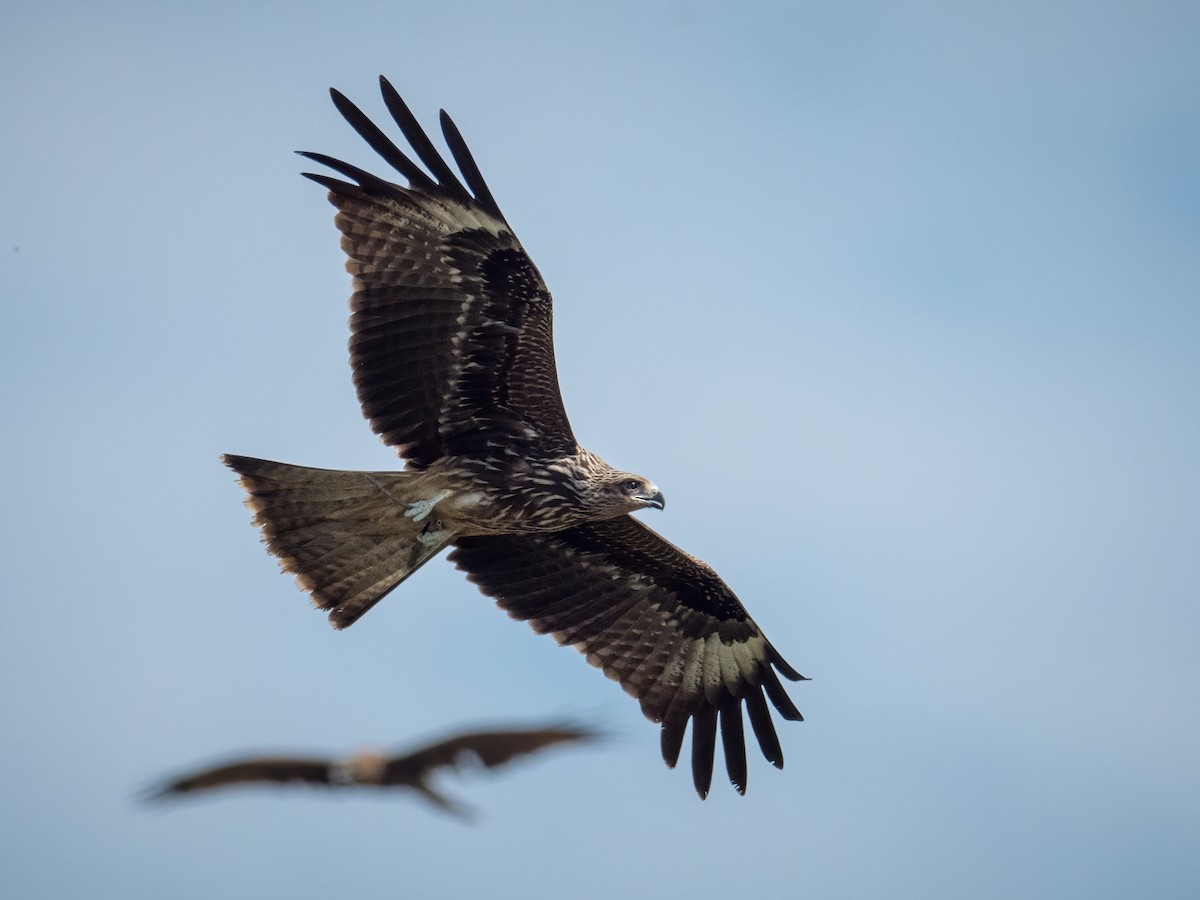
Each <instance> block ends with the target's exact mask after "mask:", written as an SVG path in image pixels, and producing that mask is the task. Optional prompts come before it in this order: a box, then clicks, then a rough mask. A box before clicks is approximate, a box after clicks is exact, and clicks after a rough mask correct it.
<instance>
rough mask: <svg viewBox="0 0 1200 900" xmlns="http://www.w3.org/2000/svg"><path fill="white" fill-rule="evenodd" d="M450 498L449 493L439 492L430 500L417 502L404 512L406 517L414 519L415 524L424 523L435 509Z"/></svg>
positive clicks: (409, 505)
mask: <svg viewBox="0 0 1200 900" xmlns="http://www.w3.org/2000/svg"><path fill="white" fill-rule="evenodd" d="M449 496H450V492H449V491H438V492H437V493H436V494H434V495H433V496H432V497H430V498H429V499H428V500H416V501H414V502H413V503H410V504H408V509H406V510H405V511H404V515H405V516H407V517H408V518H410V519H412V520H413V521H414V522H420V521H422V520H423V519H424V518H425V517H426V516H428V515H429V514H430V513H431V512H433V508H434V507H435V506H437V505H438V504H439V503H441V502H442V501H443V500H445V499H446V498H447V497H449Z"/></svg>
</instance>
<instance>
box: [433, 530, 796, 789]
mask: <svg viewBox="0 0 1200 900" xmlns="http://www.w3.org/2000/svg"><path fill="white" fill-rule="evenodd" d="M450 559H451V561H453V562H454V563H455V564H456V565H457V566H458V567H459V568H460V569H462V570H464V571H465V572H466V573H467V575H468V577H469V578H470V579H471V581H473V582H474V583H476V584H477V585H479V587H480V588H481V589H482V590H483V591H484V592H485V593H487V594H490V595H491V596H493V597H495V598H496V601H497V602H498V603H499V605H500V606H501V608H503V609H505V610H507V611H508V613H509V614H510V615H511V616H512V617H513V618H516V619H522V620H526V621H528V622H529V623H530V625H532V626H533V628H534V630H535V631H537V632H539V633H542V634H547V633H549V634H551V635H553V636H554V638H555V639H556V640H557V641H558V642H559V643H560V644H570V645H572V646H574V647H576V648H577V649H578V650H580V651H581V652H583V653H585V654H586V655H587V659H588V662H590V663H591V664H592V665H595V666H599V667H600V668H601V669H603V670H604V672H605V674H606V675H608V676H609V677H610V678H613V679H616V680H617V681H619V682H620V684H621V686H622V687H624V688H625V690H626V691H627V692H628V693H629V694H631V695H632V696H634V697H636V698H637V699H638V700H639V701H641V705H642V711H643V712H644V713H645V714H646V716H647V717H648V718H649V719H651V720H652V721H655V722H661V723H662V753H663V759H664V760H666V762H667V765H669V766H672V767H673V766H674V765H675V763H676V762H677V761H678V759H679V753H680V750H681V748H682V745H683V738H684V732H685V730H686V728H687V724H688V721H689V720H691V722H692V777H693V781H694V782H695V785H696V790H697V791H698V792H699V794H700V796H701V797H704V796H706V795H707V794H708V790H709V787H710V785H711V783H712V771H713V761H714V756H715V753H716V738H717V732H718V730H719V731H720V733H721V738H722V745H723V747H724V751H725V765H726V771H727V772H728V775H729V780H730V781H731V782H732V783H733V785H734V786H735V787H736V788H737V790H738V792H739V793H745V790H746V747H745V741H744V737H743V728H742V704H743V703H744V704H745V707H746V712H747V714H748V715H749V716H750V725H751V727H752V728H753V730H754V734H755V736H756V737H757V739H758V745H759V747H760V749H761V750H762V753H763V755H764V756H765V757H766V758H767V760H769V761H770V762H771V763H772V764H773V765H775V766H776V767H778V768H782V767H783V751H782V750H781V749H780V746H779V738H778V737H777V735H776V733H775V726H774V723H773V722H772V721H771V715H770V713H769V711H768V707H767V699H768V698H769V699H770V701H771V703H772V704H773V705H774V706H775V708H776V710H778V712H779V714H780V715H781V716H782V717H783V718H785V719H791V720H795V721H801V720H802V719H803V716H801V715H800V711H799V710H798V709H796V707H795V705H794V704H793V703H792V701H791V699H790V698H789V697H788V696H787V694H786V693H785V692H784V689H783V686H782V684H780V681H779V678H778V676H777V675H776V670H778V672H779V674H781V675H783V676H784V677H785V678H788V679H791V680H792V681H799V680H803V679H804V676H802V675H800V674H799V673H798V672H796V671H795V670H794V669H793V668H792V667H791V666H789V665H788V664H787V663H786V662H785V661H784V659H783V658H782V657H781V656H780V655H779V653H778V651H776V650H775V648H774V647H773V646H771V644H770V642H768V641H767V640H766V638H765V637H763V635H762V632H760V631H759V629H758V626H757V625H756V624H755V623H754V621H753V620H752V619H751V618H750V616H749V615H748V614H747V612H746V610H745V608H744V607H743V606H742V604H741V603H740V602H738V599H737V597H736V596H734V594H733V592H732V591H731V590H730V589H729V588H728V587H727V586H726V584H725V583H724V582H723V581H722V580H721V579H720V578H719V577H718V576H717V574H716V573H715V572H714V571H713V570H712V569H711V568H709V567H708V566H707V565H705V564H704V563H702V562H700V561H699V560H697V559H694V558H693V557H691V556H688V555H687V554H686V553H684V552H683V551H682V550H680V549H679V548H678V547H676V546H674V545H673V544H671V543H669V542H668V541H666V540H664V539H663V538H661V537H659V536H658V535H657V534H655V533H654V532H653V531H651V530H650V529H649V528H646V527H645V526H644V525H642V524H641V523H640V522H637V521H635V520H634V519H632V518H630V517H629V516H623V517H621V518H618V519H611V520H609V521H606V522H599V523H594V524H589V525H582V526H579V527H576V528H570V529H567V530H566V531H559V532H555V533H552V534H543V535H523V536H504V537H472V538H460V539H458V540H457V541H455V550H454V551H453V552H452V553H451V554H450Z"/></svg>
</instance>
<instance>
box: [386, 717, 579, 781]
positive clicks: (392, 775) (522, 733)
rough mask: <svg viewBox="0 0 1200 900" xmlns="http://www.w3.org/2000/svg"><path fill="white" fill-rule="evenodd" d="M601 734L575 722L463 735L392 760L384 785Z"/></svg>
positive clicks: (493, 763) (487, 764) (492, 764)
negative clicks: (547, 726) (466, 761)
mask: <svg viewBox="0 0 1200 900" xmlns="http://www.w3.org/2000/svg"><path fill="white" fill-rule="evenodd" d="M598 737H599V734H598V733H597V732H595V731H591V730H589V729H587V728H580V727H577V726H573V725H560V726H554V727H549V728H543V729H537V730H531V729H524V730H516V731H477V732H473V733H470V734H460V735H456V736H455V737H451V738H447V739H446V740H444V741H439V742H438V743H436V744H431V745H430V746H428V747H425V748H424V749H421V750H417V751H415V752H413V753H409V754H406V755H404V756H396V757H393V758H392V759H391V760H389V761H388V764H387V767H386V769H385V770H384V773H383V777H382V778H381V780H380V784H384V785H389V784H412V783H413V782H414V781H416V780H420V779H421V778H423V777H424V776H425V775H427V774H428V773H429V772H430V771H432V770H433V769H437V768H443V767H451V766H457V765H459V764H460V763H461V762H463V761H464V760H467V759H471V758H472V757H473V758H475V759H477V760H478V761H479V763H480V765H482V766H483V767H484V768H485V769H494V768H496V767H497V766H502V765H504V764H505V763H507V762H510V761H511V760H514V759H516V758H518V757H521V756H528V755H529V754H531V753H536V752H537V751H539V750H542V749H545V748H547V747H552V746H554V745H555V744H564V743H572V742H575V741H592V740H595V739H596V738H598Z"/></svg>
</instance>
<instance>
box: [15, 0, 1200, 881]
mask: <svg viewBox="0 0 1200 900" xmlns="http://www.w3.org/2000/svg"><path fill="white" fill-rule="evenodd" d="M990 7H991V8H988V9H985V8H983V6H982V5H980V4H961V3H949V2H946V3H937V2H917V3H894V4H886V3H884V4H869V3H850V4H836V5H833V4H816V3H792V4H784V3H778V4H759V5H755V4H736V5H735V4H694V3H687V2H674V3H666V4H658V3H642V2H637V3H605V4H603V5H595V6H593V7H591V8H584V7H582V6H576V5H572V4H558V3H554V4H551V3H539V2H526V3H515V4H509V5H506V4H500V3H497V4H484V3H479V4H464V3H453V2H451V3H419V4H418V3H407V2H386V3H383V2H380V3H363V2H353V0H352V2H347V3H342V4H329V3H298V4H290V5H289V4H275V5H269V4H261V5H249V4H245V3H240V2H239V3H234V2H221V3H207V4H192V5H187V6H185V5H177V4H159V3H145V4H131V3H108V4H102V3H82V2H80V3H75V4H71V3H61V2H48V3H42V4H36V5H35V4H22V5H21V7H20V8H18V7H17V6H13V7H10V8H8V9H7V10H6V11H5V12H4V13H3V15H2V27H0V77H2V82H3V85H4V89H3V91H0V121H2V122H3V123H4V125H3V133H4V137H3V140H2V141H0V171H2V172H3V174H4V185H5V186H4V193H3V200H2V202H0V302H2V304H3V307H2V308H3V319H2V322H3V325H2V327H0V341H2V344H3V346H2V353H0V403H2V405H3V409H4V420H5V422H6V428H5V433H4V436H3V451H2V452H3V461H4V465H3V467H2V468H0V491H2V494H3V497H4V501H3V505H4V510H5V515H4V521H5V523H6V524H5V534H4V540H3V542H2V545H0V562H2V566H3V573H4V587H3V602H4V608H5V616H4V624H3V627H2V629H0V717H2V722H3V739H2V740H0V764H2V771H3V772H4V776H3V783H4V787H3V799H2V802H0V894H3V895H4V896H6V897H21V898H40V897H89V898H161V897H172V898H213V897H288V898H308V897H330V896H340V897H396V896H409V897H418V896H441V897H530V898H543V897H568V896H569V897H580V898H612V897H621V896H629V897H634V896H658V897H664V898H674V897H689V898H697V897H716V896H735V895H737V896H772V897H788V896H805V897H813V898H838V897H845V898H890V897H918V896H919V897H929V898H937V897H947V898H951V897H953V898H961V897H973V898H1010V897H1035V896H1038V897H1055V898H1062V897H1079V898H1085V897H1086V898H1102V897H1114V898H1116V897H1121V898H1125V897H1131V896H1154V897H1195V896H1197V895H1200V854H1197V846H1198V845H1200V841H1198V837H1200V765H1197V760H1200V701H1198V699H1197V698H1198V688H1197V685H1198V684H1200V652H1198V649H1197V648H1198V647H1200V611H1198V601H1200V466H1198V462H1200V403H1198V400H1200V53H1197V47H1200V11H1198V10H1200V7H1197V5H1196V4H1195V3H1189V2H1179V3H1165V2H1150V3H1142V4H1130V3H1110V2H1088V3H1083V2H1080V3H1063V2H1057V3H1055V2H1051V3H1032V2H1017V3H1006V4H991V5H990ZM380 73H386V74H387V75H388V76H389V77H390V78H391V79H392V81H393V82H394V83H395V84H396V85H397V86H398V87H399V88H400V90H401V91H402V92H403V93H404V95H405V97H406V98H407V99H408V100H409V102H410V104H411V106H412V108H413V110H414V111H415V112H416V113H417V115H418V117H419V118H420V119H421V120H422V121H423V122H425V123H426V124H427V125H431V126H432V125H433V124H434V123H435V122H436V113H437V109H438V108H439V107H442V106H444V107H446V108H447V109H448V110H449V111H450V112H451V113H452V114H453V115H454V117H455V119H456V121H457V122H458V124H459V126H460V127H461V128H462V130H463V132H464V133H465V135H466V136H467V139H468V141H469V143H470V145H471V147H472V149H473V151H474V153H475V156H476V158H477V159H478V160H479V162H480V165H481V167H482V169H483V172H484V174H485V176H486V177H487V178H488V180H489V182H490V184H491V187H492V189H493V191H494V193H495V195H496V197H497V198H498V200H499V202H500V205H501V206H502V207H503V209H504V210H505V212H506V213H507V215H508V218H509V220H510V222H511V223H512V225H513V226H514V228H515V229H516V230H517V233H518V234H519V236H520V237H521V239H522V241H523V242H524V244H525V246H526V248H527V249H528V250H529V252H530V253H531V255H532V256H533V258H534V259H535V261H536V262H537V264H538V266H539V267H540V269H541V271H542V273H543V274H544V276H545V277H546V279H547V281H548V282H549V284H550V287H551V289H552V290H553V291H554V294H555V298H556V320H557V321H556V333H557V345H558V355H559V371H560V376H561V381H562V388H563V393H564V395H565V397H566V403H567V408H568V411H569V412H570V414H571V418H572V421H573V423H574V425H575V430H576V432H577V433H578V435H579V436H580V438H581V440H582V441H583V442H584V443H585V444H586V445H587V446H589V447H591V448H592V449H594V450H596V451H597V452H599V453H601V454H602V455H604V456H605V457H606V458H607V459H609V460H610V461H611V462H613V463H614V464H617V465H620V466H623V467H627V468H630V469H634V470H636V471H641V472H645V473H646V474H648V475H650V477H652V478H653V479H654V480H655V481H656V482H657V483H658V484H659V486H660V487H661V488H662V489H663V491H664V493H665V494H666V496H667V497H668V498H669V499H670V504H669V506H668V507H667V509H666V511H665V512H663V513H657V514H645V515H644V518H645V520H646V521H647V522H648V523H650V524H651V525H652V526H653V527H654V528H656V529H658V530H659V531H661V532H662V533H663V534H665V535H666V536H668V537H669V538H670V539H672V540H674V541H676V542H678V543H679V544H680V545H682V546H683V547H685V548H686V549H688V550H690V551H691V552H693V553H695V554H697V555H699V556H701V557H703V558H705V559H706V560H708V561H709V562H710V563H712V564H713V565H714V566H715V567H716V568H717V570H718V571H719V572H720V573H721V574H722V575H723V576H724V578H725V579H726V580H727V581H728V582H729V583H730V585H731V586H732V587H733V588H734V590H735V591H736V592H737V593H738V594H739V595H740V597H741V598H742V599H743V601H744V602H745V604H746V605H747V606H748V607H749V609H750V610H751V612H752V614H753V615H754V616H755V618H756V619H757V620H758V622H759V623H760V624H761V625H762V626H763V628H764V629H765V630H766V632H767V634H768V635H769V636H770V637H771V639H772V640H773V641H774V643H775V644H776V645H777V646H778V647H779V649H780V650H781V651H782V652H783V654H784V655H785V656H786V657H787V658H788V659H789V660H790V661H791V662H792V663H793V664H794V665H795V666H796V667H797V668H798V669H799V670H800V671H802V672H804V673H805V674H807V675H809V676H811V677H812V678H813V680H812V681H811V682H809V683H804V684H800V685H795V686H793V687H792V688H791V694H792V696H793V697H794V698H795V700H796V702H797V703H798V705H799V706H800V708H801V709H802V710H803V711H804V712H805V714H806V715H807V721H806V722H804V723H803V724H790V723H785V724H782V725H781V726H780V734H781V737H782V740H783V744H784V750H785V753H786V757H787V767H786V769H785V770H784V771H783V772H777V771H775V770H774V769H772V768H771V767H770V766H769V765H767V764H766V763H765V762H763V761H762V760H761V759H754V758H752V759H751V770H750V783H749V793H748V795H747V796H746V797H744V798H740V797H738V796H737V795H736V794H735V793H734V792H733V790H732V789H730V788H728V787H727V786H726V785H725V784H724V783H723V782H722V783H719V784H717V785H716V786H715V788H714V791H713V793H712V795H711V796H710V798H709V799H708V800H707V801H706V802H703V803H701V802H700V801H699V800H697V798H696V796H695V794H694V793H693V791H692V788H691V784H690V777H689V774H688V772H687V771H686V770H685V771H675V772H671V771H668V770H667V769H666V768H665V767H664V766H663V765H662V763H661V761H660V760H659V755H658V735H657V730H656V729H655V728H654V726H652V725H650V724H649V723H647V722H646V721H645V720H644V719H643V718H642V716H641V713H640V712H639V710H638V708H637V704H636V703H634V702H633V701H631V700H629V699H628V698H627V697H626V696H625V695H624V694H623V693H622V692H621V691H620V690H619V688H618V687H617V686H616V685H614V684H613V683H611V682H609V681H607V680H606V679H605V678H603V677H602V676H601V675H600V674H599V673H598V672H596V671H595V670H593V669H592V668H590V667H589V666H587V665H586V664H585V662H584V661H583V659H582V658H581V657H580V656H579V655H578V654H576V653H574V652H571V651H568V650H563V649H560V648H558V647H556V646H555V645H554V644H553V642H552V641H551V640H549V639H548V638H544V637H538V636H536V635H534V634H533V633H532V632H531V631H530V630H529V629H528V628H527V627H526V626H524V625H522V624H519V623H515V622H512V621H510V620H508V619H507V617H506V616H504V615H503V614H502V613H500V612H499V611H498V610H496V609H495V607H494V604H493V603H492V602H491V601H490V600H488V599H487V598H485V597H483V596H482V595H480V594H479V593H478V592H477V591H476V589H475V588H473V587H472V586H470V585H469V584H468V583H467V582H466V580H465V579H464V578H463V577H462V576H461V575H460V574H459V573H457V572H456V571H454V569H453V568H452V567H451V566H449V565H448V564H446V563H445V562H444V561H438V562H435V563H433V564H430V565H429V566H428V567H426V568H425V569H423V570H422V571H421V572H420V573H419V574H418V575H417V576H416V577H414V578H413V579H412V580H411V581H410V582H408V583H406V584H405V585H404V586H403V588H402V589H401V590H399V591H397V593H396V594H395V595H393V596H391V597H389V598H388V599H387V600H386V601H385V602H384V603H382V604H381V605H380V606H379V607H377V608H376V609H375V610H373V611H372V612H371V613H370V615H369V616H367V617H366V618H365V619H364V620H363V621H362V622H360V623H359V624H358V625H356V626H355V627H353V628H351V629H349V630H348V631H346V632H344V633H335V632H333V631H332V630H331V629H330V628H329V626H328V624H327V623H326V621H325V618H324V616H323V615H321V614H319V613H317V612H314V611H312V610H310V609H309V608H308V603H307V600H306V598H305V597H304V596H303V595H302V594H301V593H300V592H299V591H297V590H296V588H295V587H294V586H293V584H292V582H291V579H290V578H289V577H286V576H282V575H280V574H279V573H278V572H277V570H276V566H275V563H274V562H273V561H272V560H271V559H270V558H269V557H268V556H267V555H266V553H265V552H264V550H263V548H262V547H261V546H260V544H259V542H258V536H257V534H256V532H255V531H254V529H253V528H252V527H251V526H250V524H249V517H248V514H247V512H246V511H245V510H244V509H243V508H242V506H241V496H240V491H239V489H238V488H237V487H236V485H235V484H234V482H233V480H232V478H231V476H230V473H229V472H227V471H226V470H225V469H224V468H223V467H222V466H221V465H220V464H219V463H218V462H217V457H218V454H220V453H221V452H223V451H232V452H237V453H244V454H250V455H255V456H263V457H268V458H275V459H283V460H288V461H291V462H296V463H304V464H309V465H318V466H329V467H344V468H378V469H386V468H392V467H395V465H396V460H395V458H394V456H393V455H392V454H391V452H390V451H389V450H388V449H387V448H386V447H383V446H382V445H380V443H379V442H378V440H377V439H376V438H375V437H374V436H373V435H372V434H371V432H370V430H369V428H368V426H367V425H366V423H365V422H364V421H363V420H362V419H361V415H360V413H359V409H358V405H357V402H356V400H355V397H354V392H353V388H352V386H351V382H350V377H349V370H348V367H347V365H346V350H345V344H346V337H347V331H346V326H345V320H346V315H347V312H346V299H347V295H348V277H347V276H346V275H345V273H344V271H343V269H342V262H343V260H342V255H341V252H340V250H339V249H338V240H337V235H336V233H335V230H334V228H333V225H332V224H331V216H332V209H331V208H330V207H329V206H328V204H327V203H326V202H325V199H324V192H323V191H322V190H321V189H320V188H319V187H317V186H315V185H313V184H312V183H310V182H308V181H305V180H304V179H302V178H300V177H299V175H298V172H299V171H301V170H302V169H304V168H311V166H310V165H308V164H306V163H305V161H303V160H301V159H299V158H298V157H295V156H293V155H292V154H291V151H292V150H294V149H310V150H316V151H321V152H325V153H330V154H333V155H335V156H341V157H343V158H345V159H348V160H349V161H351V162H354V163H357V164H359V165H364V166H367V167H369V168H372V169H373V170H376V171H380V172H382V171H383V168H384V167H383V163H381V162H379V161H378V160H377V159H376V158H375V157H374V155H373V154H372V153H371V151H370V150H369V149H368V148H367V147H366V146H365V145H363V144H362V142H361V141H360V140H359V139H358V138H357V136H356V135H355V134H354V133H353V132H352V131H351V129H350V128H349V127H348V126H347V125H345V123H344V122H342V120H341V119H340V118H339V116H338V115H337V113H336V111H335V110H334V109H333V107H332V105H331V104H330V103H329V99H328V96H327V94H326V89H327V88H328V87H329V86H331V85H336V86H337V87H339V88H340V89H342V90H343V91H345V92H346V93H347V94H349V95H350V96H351V97H352V98H354V99H355V100H356V101H357V102H358V103H360V105H362V106H363V107H364V108H365V109H366V110H367V111H368V112H370V113H372V114H373V115H376V116H377V117H378V116H381V115H382V109H383V108H382V103H381V102H380V101H379V99H378V93H377V88H376V77H377V76H378V75H379V74H380ZM439 143H440V139H439ZM562 716H575V717H579V718H582V719H585V720H586V721H590V722H594V723H596V724H597V725H599V726H601V727H604V728H606V729H607V730H608V731H610V732H611V733H612V737H611V738H610V740H609V741H608V742H607V743H606V744H605V745H604V746H603V747H600V748H597V749H580V750H567V751H563V752H560V753H558V754H556V755H554V756H551V757H546V758H543V759H541V760H536V761H531V762H529V763H528V764H525V765H522V766H519V767H516V768H514V769H511V770H509V771H508V772H506V773H503V774H502V775H500V776H498V777H494V778H491V777H487V776H484V775H482V774H473V775H471V774H468V775H466V776H464V777H462V778H451V779H446V782H447V789H448V790H450V791H452V792H454V793H455V794H456V796H458V797H460V798H462V799H464V800H465V801H466V802H469V803H470V804H472V805H473V806H474V807H475V808H476V809H477V810H478V813H479V819H480V821H479V824H478V825H477V826H475V827H468V826H463V825H461V824H460V823H458V822H456V821H454V820H452V819H448V818H446V817H442V816H439V815H437V814H436V813H433V812H431V811H430V810H429V809H427V808H426V807H424V806H423V805H421V804H420V803H419V802H416V801H415V800H409V799H408V798H405V797H396V796H391V797H345V796H339V797H328V796H322V795H319V794H317V795H314V794H312V793H304V792H301V793H299V794H296V793H288V794H286V795H284V794H269V793H257V794H256V793H244V794H227V795H224V796H220V797H217V796H213V797H210V798H206V799H200V800H197V801H196V802H194V803H185V804H180V805H179V806H177V807H174V808H172V809H170V810H168V811H166V812H161V811H156V810H152V809H147V808H145V807H144V806H141V805H139V804H138V803H137V802H135V799H134V797H135V794H136V792H137V791H138V790H139V789H140V788H142V787H144V786H145V785H147V784H148V783H152V782H153V781H155V780H156V779H157V778H159V777H160V776H162V775H164V774H169V773H173V772H175V771H178V770H179V769H181V768H184V767H186V766H188V765H190V764H193V763H200V762H207V761H208V760H209V759H210V758H211V757H214V756H222V755H225V754H227V753H229V752H231V751H234V750H239V749H252V748H278V749H289V748H296V749H315V750H323V749H328V750H333V751H336V750H341V749H349V748H353V747H357V746H361V745H364V744H380V743H381V744H384V745H391V744H395V743H401V744H402V743H405V742H408V741H411V740H418V739H420V738H422V737H425V736H427V735H434V734H438V733H441V732H444V731H447V730H450V729H453V728H456V727H459V726H463V725H475V724H478V723H487V722H506V721H508V720H511V719H516V720H520V721H538V720H541V719H545V718H555V717H562Z"/></svg>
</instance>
